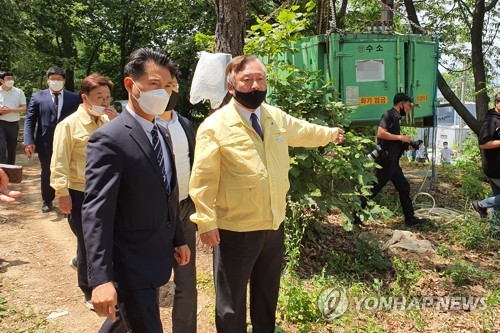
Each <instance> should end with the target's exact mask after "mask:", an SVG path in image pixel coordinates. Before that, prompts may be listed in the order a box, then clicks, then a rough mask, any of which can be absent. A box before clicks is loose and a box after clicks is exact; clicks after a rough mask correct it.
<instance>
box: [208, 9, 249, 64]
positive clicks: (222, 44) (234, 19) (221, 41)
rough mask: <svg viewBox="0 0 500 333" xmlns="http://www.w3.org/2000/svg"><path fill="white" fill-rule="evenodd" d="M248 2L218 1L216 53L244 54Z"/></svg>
mask: <svg viewBox="0 0 500 333" xmlns="http://www.w3.org/2000/svg"><path fill="white" fill-rule="evenodd" d="M245 12H246V0H216V1H215V14H216V15H217V25H216V26H215V46H214V51H215V52H222V53H229V54H231V55H232V56H233V57H234V56H239V55H242V54H243V46H244V38H245Z"/></svg>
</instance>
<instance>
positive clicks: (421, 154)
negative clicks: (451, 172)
mask: <svg viewBox="0 0 500 333" xmlns="http://www.w3.org/2000/svg"><path fill="white" fill-rule="evenodd" d="M426 156H427V154H426V152H425V145H424V141H422V140H418V150H417V161H419V162H420V163H422V164H424V163H425V160H426V159H427V158H426Z"/></svg>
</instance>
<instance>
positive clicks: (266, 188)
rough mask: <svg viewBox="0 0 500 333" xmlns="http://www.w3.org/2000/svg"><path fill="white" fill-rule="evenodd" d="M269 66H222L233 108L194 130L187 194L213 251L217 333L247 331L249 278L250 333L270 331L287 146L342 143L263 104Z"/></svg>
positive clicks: (247, 61)
mask: <svg viewBox="0 0 500 333" xmlns="http://www.w3.org/2000/svg"><path fill="white" fill-rule="evenodd" d="M266 75H267V71H266V67H265V66H264V64H263V63H262V61H261V60H259V59H258V58H256V57H255V56H253V55H244V56H238V57H235V58H234V59H233V60H231V62H230V63H229V64H228V65H227V68H226V76H227V87H228V90H229V93H230V94H231V95H233V99H232V100H231V102H230V103H229V104H228V105H226V106H225V107H223V108H222V109H220V110H218V111H216V112H215V113H214V114H212V115H211V116H210V117H208V118H207V119H206V120H205V121H204V122H203V123H202V124H201V125H200V127H199V129H198V134H197V137H196V149H195V160H194V165H193V169H192V173H191V181H190V191H189V194H190V196H191V198H192V199H193V202H194V204H195V207H196V213H195V214H193V215H192V216H191V220H192V221H193V222H195V223H196V224H197V225H198V232H199V234H200V238H201V241H202V242H203V243H205V244H208V245H211V246H214V254H213V255H214V279H215V291H216V320H215V322H216V327H217V332H219V333H220V332H224V333H225V332H230V333H240V332H241V333H246V332H247V330H246V294H247V282H248V281H249V280H250V316H251V320H252V327H253V332H258V333H268V332H269V333H271V332H274V328H275V319H276V318H275V313H276V304H277V300H278V292H279V284H280V274H281V268H282V261H283V248H284V228H283V221H284V219H285V211H286V193H287V191H288V189H289V187H290V184H289V181H288V170H289V167H290V164H289V155H288V146H294V147H297V146H300V147H318V146H324V145H327V144H328V143H330V142H336V143H340V142H342V141H343V140H344V136H343V133H344V131H343V130H342V129H340V128H329V127H324V126H318V125H314V124H311V123H308V122H306V121H303V120H300V119H297V118H294V117H291V116H289V115H288V114H286V113H285V112H283V111H281V110H280V109H278V108H276V107H273V106H270V105H267V104H263V101H264V99H265V96H266V90H267V85H266Z"/></svg>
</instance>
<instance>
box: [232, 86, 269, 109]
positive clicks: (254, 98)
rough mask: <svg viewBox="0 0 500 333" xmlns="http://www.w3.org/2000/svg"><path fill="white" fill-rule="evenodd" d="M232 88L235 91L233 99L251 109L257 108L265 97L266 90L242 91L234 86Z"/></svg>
mask: <svg viewBox="0 0 500 333" xmlns="http://www.w3.org/2000/svg"><path fill="white" fill-rule="evenodd" d="M233 89H234V92H235V96H234V99H235V100H236V101H237V102H238V103H240V104H241V105H243V106H244V107H246V108H247V109H251V110H254V109H257V108H258V107H259V106H260V105H261V104H262V102H264V100H265V99H266V94H267V90H264V91H260V90H254V91H252V92H249V93H244V92H241V91H238V90H236V88H234V87H233Z"/></svg>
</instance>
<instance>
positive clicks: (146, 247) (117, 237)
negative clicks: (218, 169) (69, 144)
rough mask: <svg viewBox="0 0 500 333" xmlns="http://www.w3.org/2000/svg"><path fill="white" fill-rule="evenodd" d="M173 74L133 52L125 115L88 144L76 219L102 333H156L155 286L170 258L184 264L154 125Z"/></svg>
mask: <svg viewBox="0 0 500 333" xmlns="http://www.w3.org/2000/svg"><path fill="white" fill-rule="evenodd" d="M175 71H176V68H175V65H174V64H173V63H172V62H171V61H170V60H169V58H168V57H167V56H165V55H163V54H161V53H158V52H155V51H152V50H150V49H139V50H136V51H134V52H133V53H132V54H131V55H130V57H129V59H128V61H127V64H126V65H125V69H124V77H125V78H124V81H123V83H124V86H125V88H126V89H127V91H128V94H129V98H128V105H127V107H126V109H125V110H124V111H123V112H122V113H121V115H120V116H119V117H117V118H116V119H115V120H113V121H112V122H109V123H107V124H105V125H104V126H102V127H100V128H99V129H98V130H97V131H96V132H95V133H94V134H93V135H92V136H91V137H90V139H89V143H88V147H87V165H86V175H85V177H86V185H85V199H84V202H83V209H82V220H83V234H84V241H85V247H86V251H87V260H88V281H89V285H90V286H91V287H92V288H93V290H92V304H93V306H94V310H95V311H96V312H97V314H99V315H103V316H108V318H107V319H106V322H105V323H104V325H103V327H102V328H101V332H110V331H111V332H117V330H116V329H115V327H116V326H120V325H123V324H124V326H126V330H128V331H130V332H140V333H163V328H162V323H161V320H160V310H159V304H158V288H159V287H160V286H161V285H163V284H165V283H167V281H168V280H169V278H170V274H171V270H172V266H173V265H174V258H175V260H176V261H177V263H178V264H179V265H185V264H187V263H188V262H189V257H190V252H189V248H188V246H187V245H186V243H185V241H184V233H183V230H182V225H181V223H180V220H179V205H178V203H179V202H178V200H179V193H178V184H177V180H176V171H175V163H174V157H173V154H172V147H171V141H170V138H169V135H168V133H167V131H166V130H165V129H164V128H161V127H159V126H157V124H156V123H155V115H159V114H161V113H163V112H164V111H165V108H166V106H167V104H168V100H169V95H168V94H167V92H166V90H165V89H166V87H167V86H169V85H171V84H172V75H171V72H175ZM117 305H118V308H119V311H120V312H119V317H118V319H120V320H118V321H116V319H117V317H116V315H117V313H116V312H115V307H116V306H117ZM111 322H113V323H114V324H111Z"/></svg>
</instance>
